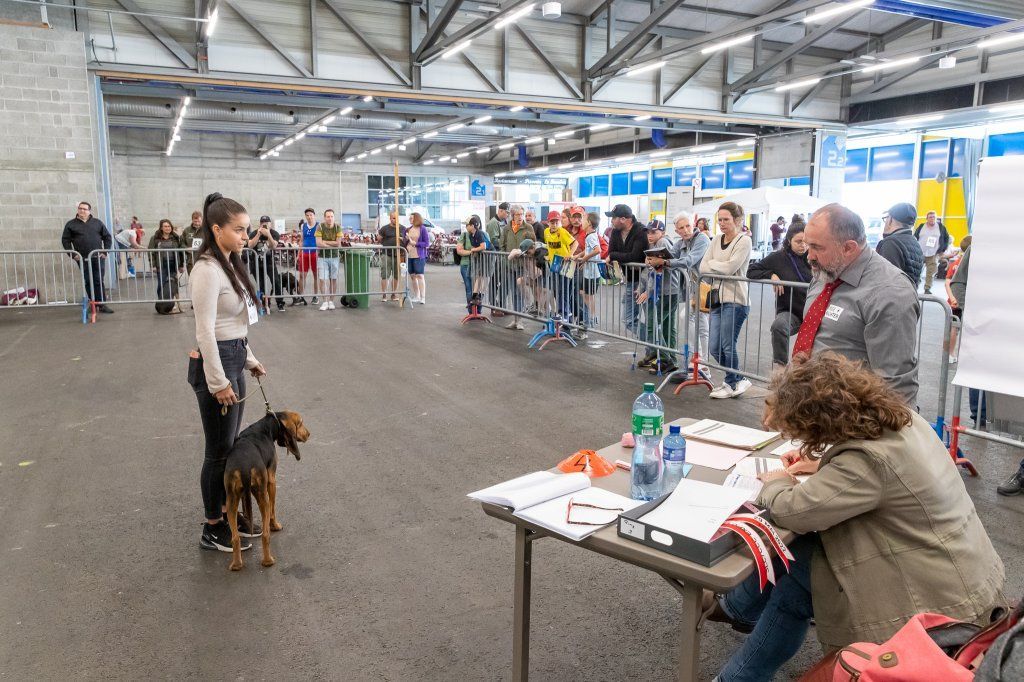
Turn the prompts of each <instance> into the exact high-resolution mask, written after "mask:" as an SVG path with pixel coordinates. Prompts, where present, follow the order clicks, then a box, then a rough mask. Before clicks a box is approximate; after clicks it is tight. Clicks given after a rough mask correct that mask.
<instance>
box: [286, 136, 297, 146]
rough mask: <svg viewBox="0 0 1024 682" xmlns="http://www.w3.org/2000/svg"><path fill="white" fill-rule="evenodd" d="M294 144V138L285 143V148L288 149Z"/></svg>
mask: <svg viewBox="0 0 1024 682" xmlns="http://www.w3.org/2000/svg"><path fill="white" fill-rule="evenodd" d="M294 142H295V140H293V139H292V138H290V137H289V138H288V139H287V140H285V141H284V146H285V147H288V146H290V145H291V144H293V143H294Z"/></svg>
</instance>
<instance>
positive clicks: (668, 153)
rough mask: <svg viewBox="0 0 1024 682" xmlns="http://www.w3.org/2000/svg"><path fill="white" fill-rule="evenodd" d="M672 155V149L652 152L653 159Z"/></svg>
mask: <svg viewBox="0 0 1024 682" xmlns="http://www.w3.org/2000/svg"><path fill="white" fill-rule="evenodd" d="M671 155H672V151H671V150H668V151H663V152H651V158H652V159H660V158H661V157H663V156H671Z"/></svg>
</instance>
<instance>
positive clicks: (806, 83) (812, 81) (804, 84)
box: [775, 78, 821, 92]
mask: <svg viewBox="0 0 1024 682" xmlns="http://www.w3.org/2000/svg"><path fill="white" fill-rule="evenodd" d="M820 82H821V79H820V78H808V79H807V80H802V81H794V82H792V83H783V84H782V85H777V86H775V92H786V91H787V90H798V89H800V88H809V87H811V86H812V85H817V84H818V83H820Z"/></svg>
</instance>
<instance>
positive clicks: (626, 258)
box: [605, 204, 647, 333]
mask: <svg viewBox="0 0 1024 682" xmlns="http://www.w3.org/2000/svg"><path fill="white" fill-rule="evenodd" d="M605 215H606V216H608V217H609V218H611V219H612V221H611V222H612V227H613V228H615V229H614V230H613V231H612V237H611V239H609V240H608V258H607V259H606V261H605V262H606V263H607V264H608V265H609V266H611V264H612V263H618V264H619V265H620V266H621V267H622V276H623V292H622V316H623V321H624V323H625V325H626V331H628V332H632V333H636V332H637V328H638V324H637V323H638V321H639V319H640V308H639V307H638V306H637V304H636V287H637V281H638V280H639V279H640V273H641V272H642V269H641V268H638V267H635V266H634V267H628V266H629V265H630V264H631V263H633V264H639V263H643V262H644V260H645V256H644V251H645V250H646V249H647V235H645V234H644V226H643V225H642V224H641V223H640V221H639V220H637V219H636V218H635V217H634V216H633V209H631V208H630V207H629V206H627V205H625V204H616V205H615V207H614V208H613V209H612V210H610V211H607V212H606V213H605Z"/></svg>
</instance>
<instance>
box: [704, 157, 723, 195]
mask: <svg viewBox="0 0 1024 682" xmlns="http://www.w3.org/2000/svg"><path fill="white" fill-rule="evenodd" d="M700 185H701V187H702V188H703V189H725V164H724V163H718V164H713V165H710V166H701V168H700Z"/></svg>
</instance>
